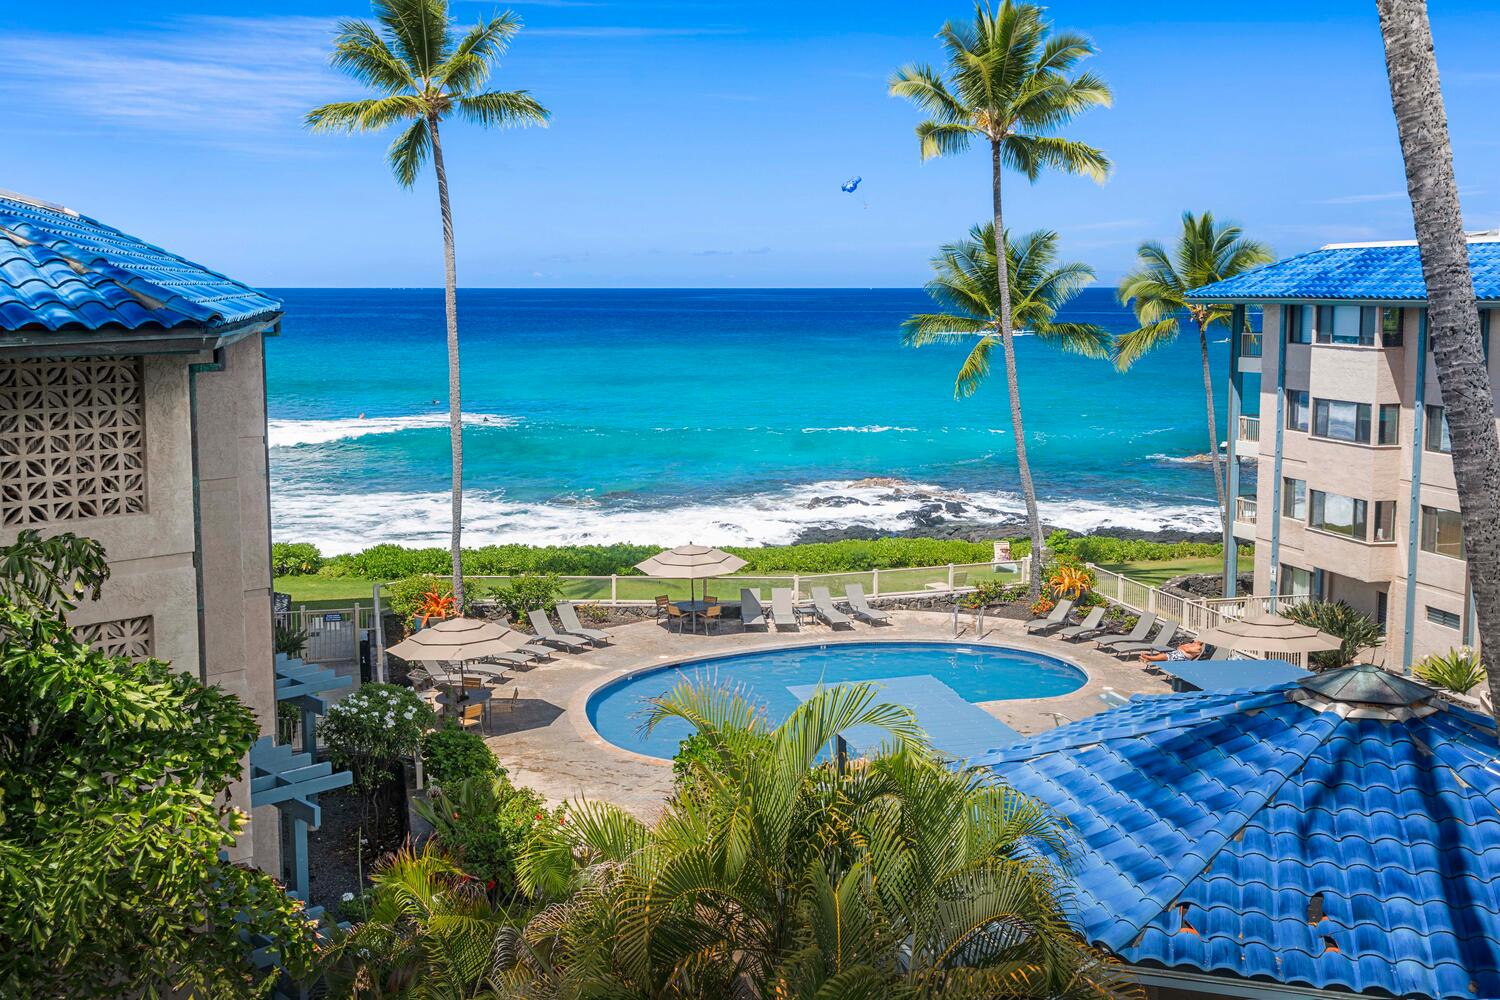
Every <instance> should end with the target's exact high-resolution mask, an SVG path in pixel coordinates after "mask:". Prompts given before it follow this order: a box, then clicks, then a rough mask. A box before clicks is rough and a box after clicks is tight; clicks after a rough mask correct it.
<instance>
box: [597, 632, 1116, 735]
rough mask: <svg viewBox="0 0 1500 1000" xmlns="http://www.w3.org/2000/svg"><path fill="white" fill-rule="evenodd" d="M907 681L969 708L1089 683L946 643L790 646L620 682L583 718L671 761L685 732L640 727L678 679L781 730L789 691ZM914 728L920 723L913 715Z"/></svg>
mask: <svg viewBox="0 0 1500 1000" xmlns="http://www.w3.org/2000/svg"><path fill="white" fill-rule="evenodd" d="M914 674H918V675H919V674H929V675H931V676H933V677H935V678H937V679H938V680H939V681H941V682H942V683H944V684H946V685H947V686H948V687H950V688H952V689H953V690H954V691H955V692H957V694H958V695H959V696H960V697H961V698H963V699H964V700H965V701H968V702H980V701H1005V700H1010V699H1014V698H1055V697H1057V696H1058V695H1064V694H1068V693H1070V692H1073V691H1076V690H1078V689H1079V688H1080V687H1082V686H1083V685H1084V683H1085V681H1087V680H1088V678H1087V676H1086V675H1085V674H1084V672H1083V671H1082V670H1079V669H1078V668H1077V667H1075V666H1072V665H1071V664H1068V663H1064V662H1063V661H1062V660H1059V659H1057V658H1055V657H1051V656H1047V655H1045V654H1043V653H1032V652H1027V651H1025V650H1020V649H1006V648H1003V647H1000V646H965V645H962V644H959V643H950V642H851V643H837V644H832V645H823V646H796V647H792V648H790V649H768V650H762V651H760V652H755V653H740V654H736V655H733V656H716V657H712V658H709V659H703V660H693V661H691V662H688V663H677V664H673V665H672V666H669V667H661V668H659V669H656V670H646V671H644V672H642V673H638V674H635V675H633V676H629V677H622V678H620V679H619V680H617V681H611V682H610V683H608V684H606V685H604V686H603V687H601V688H599V690H597V691H595V692H594V693H593V694H592V695H591V696H590V697H589V701H588V717H589V722H590V724H592V725H593V727H594V729H595V731H596V732H598V733H599V735H600V736H602V737H604V738H605V739H606V740H608V741H609V742H611V743H613V744H614V745H615V746H618V747H622V748H624V749H626V750H632V751H634V752H636V753H640V754H646V755H648V756H651V757H661V758H666V759H670V758H671V757H672V756H673V755H674V754H676V752H677V744H678V743H679V742H680V741H681V740H683V739H684V738H686V737H687V736H688V735H690V734H691V733H692V727H691V726H690V725H688V724H687V723H686V722H683V721H681V720H679V719H668V720H667V721H665V722H663V723H662V724H661V725H659V726H657V727H656V729H655V730H654V731H653V732H652V733H651V735H650V736H643V735H642V734H641V732H640V729H641V723H642V722H643V721H644V719H645V714H646V710H647V707H648V705H647V703H648V701H649V700H650V699H651V698H655V697H658V696H660V695H662V694H665V693H666V692H667V691H668V690H670V689H671V688H672V687H673V686H674V685H676V684H677V683H678V682H679V681H680V680H682V679H683V678H684V677H686V678H688V679H691V680H704V681H708V682H711V683H716V684H719V685H722V686H733V687H738V688H741V689H743V690H745V691H747V692H748V693H749V695H750V697H752V698H753V699H755V700H756V701H757V702H759V703H761V704H762V705H764V706H765V709H766V712H767V714H768V716H769V717H770V718H771V719H772V720H773V721H775V722H780V721H781V720H782V719H785V718H786V717H787V715H789V714H790V713H791V711H792V709H794V708H796V707H797V704H798V701H797V697H796V696H795V695H794V694H792V693H791V691H789V690H788V688H794V687H798V686H801V685H806V684H818V683H822V684H840V683H844V682H848V681H879V680H880V679H882V678H887V677H906V676H910V675H914ZM917 721H918V722H919V723H920V722H921V721H922V719H921V717H920V715H919V716H918V719H917Z"/></svg>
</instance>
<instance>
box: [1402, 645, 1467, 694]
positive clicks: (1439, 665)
mask: <svg viewBox="0 0 1500 1000" xmlns="http://www.w3.org/2000/svg"><path fill="white" fill-rule="evenodd" d="M1411 671H1412V673H1414V674H1416V675H1417V676H1418V677H1420V678H1422V680H1424V681H1426V682H1427V683H1428V684H1431V685H1433V686H1434V687H1440V688H1442V689H1443V690H1445V691H1453V692H1455V693H1457V694H1468V693H1469V692H1470V691H1472V690H1473V689H1474V688H1476V687H1478V686H1479V685H1481V684H1483V683H1484V682H1485V670H1484V662H1483V661H1482V660H1481V659H1480V656H1479V654H1478V653H1477V652H1475V651H1474V650H1473V649H1470V648H1469V647H1468V646H1460V647H1458V648H1457V649H1450V650H1448V652H1446V653H1433V654H1432V655H1431V656H1427V657H1423V658H1422V659H1420V660H1418V661H1417V662H1416V663H1413V664H1412V665H1411Z"/></svg>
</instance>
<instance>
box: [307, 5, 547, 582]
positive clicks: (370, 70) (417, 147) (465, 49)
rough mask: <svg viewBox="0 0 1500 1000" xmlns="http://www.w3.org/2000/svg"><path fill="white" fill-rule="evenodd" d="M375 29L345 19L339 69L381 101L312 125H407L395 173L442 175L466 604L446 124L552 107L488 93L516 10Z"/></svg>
mask: <svg viewBox="0 0 1500 1000" xmlns="http://www.w3.org/2000/svg"><path fill="white" fill-rule="evenodd" d="M372 7H373V8H374V12H375V22H376V23H375V24H370V23H367V22H365V21H353V20H346V21H340V22H339V25H338V33H337V35H336V36H335V41H334V48H333V56H332V62H333V65H334V66H335V67H336V68H338V69H340V70H342V71H344V72H345V73H347V74H348V75H349V76H352V77H353V78H354V79H356V80H358V81H359V82H360V83H363V84H365V85H366V86H368V87H370V88H371V89H372V90H375V91H376V92H377V93H378V95H379V96H376V97H370V98H365V99H364V100H358V101H340V102H338V103H335V104H325V105H323V106H322V107H319V108H314V109H313V110H312V111H310V112H308V114H307V125H308V127H309V128H312V129H313V130H314V131H320V132H349V133H353V132H376V131H380V130H381V129H384V128H386V127H388V126H390V125H395V124H401V123H405V128H403V129H402V130H401V134H400V135H398V136H397V137H396V140H395V142H393V143H391V146H390V150H389V151H388V154H387V156H388V159H389V160H390V164H391V170H392V171H394V172H395V174H396V180H397V182H398V183H400V185H401V186H402V187H407V188H409V187H411V186H412V185H413V184H415V183H416V182H417V177H418V175H419V174H420V173H421V172H422V166H423V164H425V163H426V162H427V158H428V157H429V156H430V157H431V158H432V168H433V172H434V173H435V174H436V175H437V189H438V211H439V214H440V215H441V217H442V225H443V306H444V311H445V312H446V314H447V321H448V435H449V443H450V446H451V448H452V453H453V528H452V539H451V548H452V552H453V597H454V602H455V604H456V605H457V606H458V607H459V608H462V607H463V606H464V581H463V570H462V566H461V562H462V551H461V546H462V528H463V473H464V451H463V416H462V406H461V402H460V399H459V364H458V274H457V270H456V267H455V264H454V252H453V210H452V207H451V206H450V204H449V201H448V171H447V168H446V167H445V166H444V164H443V144H442V140H441V136H440V133H439V128H438V126H439V124H440V123H441V122H442V121H444V120H445V119H447V118H448V117H449V116H451V115H458V116H459V117H460V118H463V119H465V120H467V121H470V122H473V123H474V124H477V125H482V126H487V127H488V126H496V125H500V126H505V125H545V124H546V122H547V117H548V112H547V109H546V108H544V107H542V106H541V105H540V104H538V103H537V102H536V101H535V100H534V99H532V97H531V95H530V94H529V93H527V92H526V91H524V90H484V89H483V88H484V85H485V84H486V82H488V80H489V75H490V71H491V70H492V69H493V68H494V66H495V64H496V63H497V62H498V61H499V59H500V56H501V55H502V54H503V53H504V52H505V49H506V46H507V45H508V44H509V42H510V39H511V38H512V37H514V36H515V34H516V32H517V31H519V30H520V29H521V21H520V18H518V17H517V16H516V15H515V14H512V13H511V12H510V11H506V12H505V13H503V14H500V15H498V16H496V17H491V18H488V19H481V20H480V22H479V23H478V24H476V25H475V26H474V27H473V28H470V29H469V31H468V32H467V33H465V34H464V35H463V36H462V37H458V36H457V35H456V34H455V33H454V31H453V28H452V19H451V18H450V17H449V15H448V3H447V0H373V2H372Z"/></svg>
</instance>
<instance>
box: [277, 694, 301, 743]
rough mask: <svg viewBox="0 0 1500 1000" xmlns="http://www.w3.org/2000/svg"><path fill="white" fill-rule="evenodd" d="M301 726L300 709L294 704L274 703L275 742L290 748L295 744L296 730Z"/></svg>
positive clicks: (288, 702) (286, 702)
mask: <svg viewBox="0 0 1500 1000" xmlns="http://www.w3.org/2000/svg"><path fill="white" fill-rule="evenodd" d="M301 725H302V709H301V708H300V707H299V706H298V705H297V703H296V702H292V701H278V702H277V703H276V742H277V743H278V744H280V745H281V746H291V745H292V744H293V743H295V742H297V728H298V727H299V726H301Z"/></svg>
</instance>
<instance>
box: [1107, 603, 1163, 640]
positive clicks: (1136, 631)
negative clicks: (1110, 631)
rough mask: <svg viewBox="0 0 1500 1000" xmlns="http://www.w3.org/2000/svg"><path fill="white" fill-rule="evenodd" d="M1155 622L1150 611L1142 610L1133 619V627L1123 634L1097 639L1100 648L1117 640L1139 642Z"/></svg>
mask: <svg viewBox="0 0 1500 1000" xmlns="http://www.w3.org/2000/svg"><path fill="white" fill-rule="evenodd" d="M1155 624H1156V615H1154V614H1153V613H1151V612H1150V611H1147V612H1144V613H1143V614H1142V615H1141V616H1140V617H1139V618H1137V619H1136V620H1135V628H1133V629H1131V630H1130V631H1129V632H1127V633H1125V634H1124V635H1109V636H1105V637H1104V638H1102V639H1100V640H1099V648H1100V649H1109V648H1110V647H1111V646H1113V645H1115V644H1116V643H1119V642H1140V641H1141V640H1142V639H1144V638H1146V633H1147V632H1150V631H1151V626H1152V625H1155Z"/></svg>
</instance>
